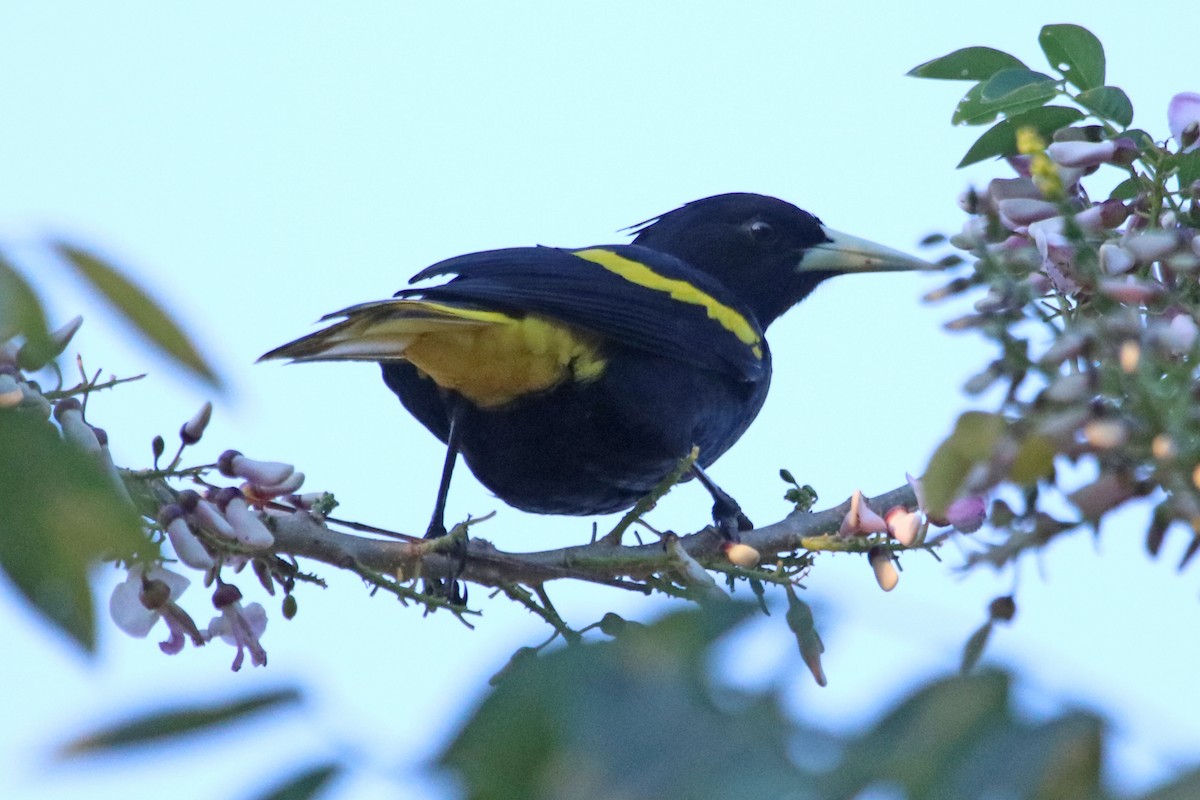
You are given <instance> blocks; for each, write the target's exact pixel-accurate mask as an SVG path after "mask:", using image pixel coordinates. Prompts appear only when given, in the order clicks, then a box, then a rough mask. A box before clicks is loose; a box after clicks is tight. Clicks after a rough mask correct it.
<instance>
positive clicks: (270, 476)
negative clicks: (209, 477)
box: [217, 450, 296, 486]
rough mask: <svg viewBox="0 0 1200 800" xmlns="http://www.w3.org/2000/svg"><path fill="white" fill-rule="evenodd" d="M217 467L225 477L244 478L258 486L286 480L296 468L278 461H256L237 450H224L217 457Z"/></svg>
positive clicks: (274, 484)
mask: <svg viewBox="0 0 1200 800" xmlns="http://www.w3.org/2000/svg"><path fill="white" fill-rule="evenodd" d="M217 469H219V470H220V471H221V474H222V475H224V476H225V477H227V478H244V479H246V480H248V481H250V482H251V483H254V484H257V485H259V486H276V485H278V484H281V483H283V482H284V481H286V480H287V479H288V478H289V477H290V476H291V474H292V473H293V472H294V471H295V469H296V468H295V467H293V466H292V465H291V464H283V463H281V462H278V461H256V460H254V459H252V458H246V457H245V456H244V455H242V454H241V453H239V452H238V451H237V450H226V451H225V452H224V453H221V455H220V457H218V458H217Z"/></svg>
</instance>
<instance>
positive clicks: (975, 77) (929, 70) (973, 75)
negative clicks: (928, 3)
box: [908, 47, 1025, 81]
mask: <svg viewBox="0 0 1200 800" xmlns="http://www.w3.org/2000/svg"><path fill="white" fill-rule="evenodd" d="M1013 67H1019V68H1022V69H1023V68H1024V67H1025V65H1024V64H1022V63H1021V60H1020V59H1018V58H1017V57H1016V56H1011V55H1009V54H1008V53H1005V52H1004V51H1002V50H995V49H993V48H991V47H964V48H963V49H962V50H955V51H954V52H953V53H948V54H946V55H944V56H941V57H940V58H935V59H933V60H932V61H926V62H925V63H924V64H919V65H917V66H915V67H913V68H912V69H910V70H909V71H908V75H909V76H910V77H913V78H934V79H937V80H946V81H985V80H987V79H988V78H990V77H992V76H993V75H995V74H996V73H997V72H999V71H1000V70H1002V69H1010V68H1013Z"/></svg>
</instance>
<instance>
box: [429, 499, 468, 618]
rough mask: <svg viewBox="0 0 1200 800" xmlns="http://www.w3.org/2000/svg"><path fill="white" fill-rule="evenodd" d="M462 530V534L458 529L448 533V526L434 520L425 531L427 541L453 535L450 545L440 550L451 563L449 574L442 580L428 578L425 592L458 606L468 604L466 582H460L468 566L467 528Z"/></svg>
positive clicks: (441, 578)
mask: <svg viewBox="0 0 1200 800" xmlns="http://www.w3.org/2000/svg"><path fill="white" fill-rule="evenodd" d="M462 528H463V530H462V532H461V534H460V533H459V532H458V530H457V529H456V530H454V531H453V532H447V531H446V526H445V525H444V524H442V522H441V521H440V520H434V521H432V522H430V523H429V527H428V528H427V529H426V531H425V538H426V539H441V538H443V537H445V536H449V535H451V533H452V534H453V538H452V539H451V541H450V543H449V544H448V545H447V546H446V547H445V548H444V549H441V548H439V552H441V553H442V554H443V555H445V556H446V558H447V559H448V560H449V561H450V570H449V574H448V575H446V576H445V577H440V578H426V579H425V586H424V591H425V593H426V594H430V595H433V596H434V597H441V598H443V599H445V600H448V601H449V602H450V603H452V604H453V605H456V606H465V605H466V604H467V584H466V582H465V581H460V580H458V577H459V576H460V575H462V573H463V570H464V569H466V566H467V531H466V526H462Z"/></svg>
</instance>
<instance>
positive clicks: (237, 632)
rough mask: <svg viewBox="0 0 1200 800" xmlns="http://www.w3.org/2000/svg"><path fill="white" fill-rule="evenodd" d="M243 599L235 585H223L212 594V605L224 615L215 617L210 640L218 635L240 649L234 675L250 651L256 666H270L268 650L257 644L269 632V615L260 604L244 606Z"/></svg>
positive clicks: (251, 660)
mask: <svg viewBox="0 0 1200 800" xmlns="http://www.w3.org/2000/svg"><path fill="white" fill-rule="evenodd" d="M241 598H242V593H241V592H240V591H239V590H238V588H237V587H236V586H234V585H232V584H228V583H224V584H221V585H220V586H219V587H218V588H217V591H216V592H215V593H214V594H213V605H215V606H217V608H219V609H220V611H221V615H220V616H219V617H213V618H212V621H211V622H209V623H208V631H207V633H206V636H207V638H208V639H209V640H210V641H211V640H212V639H214V638H216V637H218V636H219V637H220V638H221V641H223V642H225V643H226V644H231V645H233V646H234V647H236V648H237V655H236V656H234V657H233V667H232V669H233V671H234V672H237V671H238V670H240V669H241V668H242V663H243V662H244V661H245V659H246V651H247V650H249V651H250V663H251V664H253V665H254V666H256V667H262V666H266V663H267V651H266V650H264V649H263V646H262V643H261V642H259V641H258V640H259V638H260V637H261V636H262V635H263V632H264V631H266V629H267V612H266V610H265V609H264V608H263V607H262V605H261V604H259V603H251V604H250V605H248V606H245V607H243V606H242V602H241Z"/></svg>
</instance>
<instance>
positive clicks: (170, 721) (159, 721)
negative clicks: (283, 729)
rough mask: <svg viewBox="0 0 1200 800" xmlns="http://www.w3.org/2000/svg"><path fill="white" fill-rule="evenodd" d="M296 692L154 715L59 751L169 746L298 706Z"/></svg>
mask: <svg viewBox="0 0 1200 800" xmlns="http://www.w3.org/2000/svg"><path fill="white" fill-rule="evenodd" d="M301 699H302V695H301V693H300V691H299V690H297V689H290V688H289V689H276V690H273V691H270V692H263V693H261V694H256V695H251V696H249V697H243V698H241V699H240V700H232V701H229V702H225V703H210V704H202V705H194V706H188V707H186V708H172V709H164V710H161V711H155V712H153V713H150V714H147V715H145V716H142V717H138V718H136V719H132V720H128V721H125V722H122V723H119V724H117V725H114V726H112V727H109V728H104V729H102V730H99V731H95V732H93V733H89V734H85V735H83V736H81V737H79V738H78V739H74V740H72V741H70V742H67V743H66V744H64V745H63V746H62V748H61V749H60V753H61V754H62V755H64V756H79V755H89V754H95V753H101V752H104V751H107V750H115V749H119V748H122V747H129V746H131V745H145V744H166V743H168V742H169V741H170V740H172V739H175V738H176V737H179V736H184V735H187V734H192V733H201V732H203V731H206V730H209V729H212V728H216V727H220V726H224V725H225V724H226V723H229V722H236V721H238V720H241V719H243V718H245V717H248V716H251V715H253V714H257V713H259V712H261V711H266V710H268V709H272V708H277V707H279V706H283V705H291V704H293V703H298V702H299V701H300V700H301Z"/></svg>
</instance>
